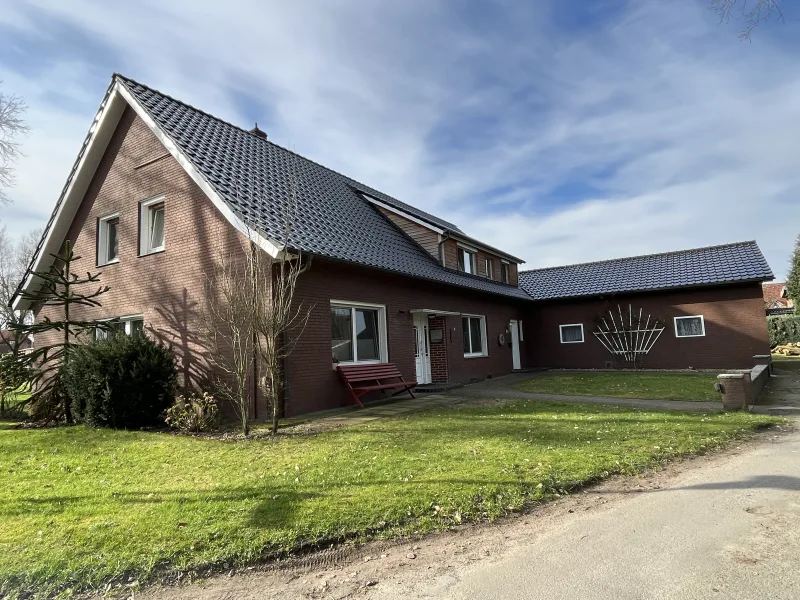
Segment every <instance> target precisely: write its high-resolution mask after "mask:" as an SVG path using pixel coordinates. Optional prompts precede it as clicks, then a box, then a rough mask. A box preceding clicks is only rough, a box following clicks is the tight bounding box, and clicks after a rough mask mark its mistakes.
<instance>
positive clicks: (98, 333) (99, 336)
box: [94, 315, 144, 340]
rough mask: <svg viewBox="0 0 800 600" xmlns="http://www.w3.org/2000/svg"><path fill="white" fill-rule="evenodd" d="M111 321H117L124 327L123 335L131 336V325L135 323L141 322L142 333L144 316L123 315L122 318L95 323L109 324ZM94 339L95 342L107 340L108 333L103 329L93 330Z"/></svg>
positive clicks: (101, 320) (112, 318)
mask: <svg viewBox="0 0 800 600" xmlns="http://www.w3.org/2000/svg"><path fill="white" fill-rule="evenodd" d="M111 321H117V322H119V323H122V324H123V325H124V327H125V329H124V333H125V335H131V334H133V323H134V322H136V321H141V322H142V331H144V315H125V316H124V317H111V318H110V319H100V320H99V321H97V322H98V323H109V322H111ZM94 339H95V340H105V339H108V331H107V330H105V329H95V330H94Z"/></svg>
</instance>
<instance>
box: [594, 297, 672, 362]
mask: <svg viewBox="0 0 800 600" xmlns="http://www.w3.org/2000/svg"><path fill="white" fill-rule="evenodd" d="M617 313H618V314H617V315H616V316H615V315H614V312H613V311H611V310H609V311H608V317H606V316H605V315H599V316H598V317H597V319H596V329H595V331H594V332H593V333H594V335H595V337H597V339H598V340H599V341H600V343H601V344H603V347H604V348H605V349H606V350H608V351H609V352H610V353H611V354H613V355H614V356H618V357H620V358H622V359H624V360H626V361H628V362H632V363H634V365H635V364H636V362H637V361H638V359H639V358H641V357H642V356H644V355H645V354H647V353H649V352H650V350H651V349H652V348H653V346H654V345H655V343H656V341H658V338H659V337H660V336H661V332H662V331H664V322H663V321H662V320H661V319H659V318H657V317H652V316H651V315H649V314H648V315H647V318H646V319H644V318H643V317H642V309H641V308H640V309H639V313H638V315H637V314H635V313H634V311H633V308H632V307H631V305H630V304H629V305H628V314H623V313H622V307H621V306H620V305H619V304H618V305H617Z"/></svg>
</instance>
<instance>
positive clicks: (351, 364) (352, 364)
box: [333, 360, 389, 371]
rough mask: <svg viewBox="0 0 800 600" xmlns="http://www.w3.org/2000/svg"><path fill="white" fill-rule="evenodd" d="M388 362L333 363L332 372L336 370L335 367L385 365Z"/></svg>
mask: <svg viewBox="0 0 800 600" xmlns="http://www.w3.org/2000/svg"><path fill="white" fill-rule="evenodd" d="M388 362H389V361H388V360H359V361H353V360H348V361H339V362H334V363H333V370H334V371H335V370H336V367H354V366H358V365H385V364H387V363H388Z"/></svg>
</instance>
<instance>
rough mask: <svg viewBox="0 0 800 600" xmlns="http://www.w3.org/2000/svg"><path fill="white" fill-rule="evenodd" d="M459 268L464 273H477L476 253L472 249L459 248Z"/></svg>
mask: <svg viewBox="0 0 800 600" xmlns="http://www.w3.org/2000/svg"><path fill="white" fill-rule="evenodd" d="M458 270H459V271H462V272H464V273H475V270H476V266H475V253H474V252H473V251H472V250H467V249H466V248H459V249H458Z"/></svg>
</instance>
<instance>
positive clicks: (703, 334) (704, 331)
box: [674, 315, 706, 338]
mask: <svg viewBox="0 0 800 600" xmlns="http://www.w3.org/2000/svg"><path fill="white" fill-rule="evenodd" d="M684 319H700V329H702V330H703V333H699V334H697V335H680V334H679V333H678V321H683V320H684ZM674 322H675V337H676V338H693V337H705V336H706V320H705V319H704V318H703V315H686V316H685V317H675V319H674Z"/></svg>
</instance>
